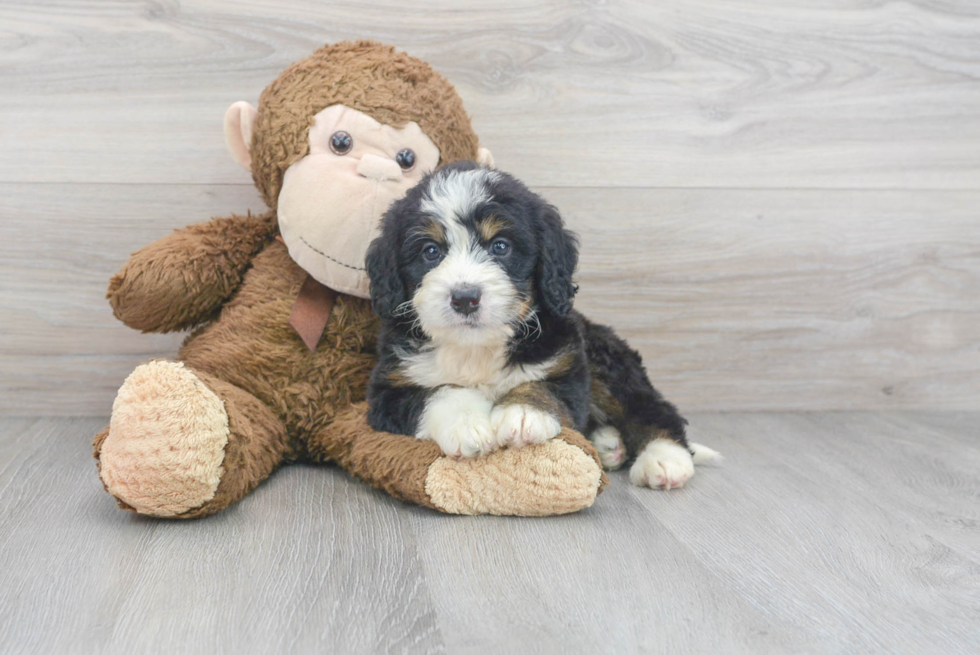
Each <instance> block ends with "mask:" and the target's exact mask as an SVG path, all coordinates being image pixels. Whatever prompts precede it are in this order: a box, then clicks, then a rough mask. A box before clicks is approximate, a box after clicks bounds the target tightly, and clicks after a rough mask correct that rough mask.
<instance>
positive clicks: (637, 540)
mask: <svg viewBox="0 0 980 655" xmlns="http://www.w3.org/2000/svg"><path fill="white" fill-rule="evenodd" d="M691 418H692V425H693V427H694V429H695V430H696V431H697V433H698V434H699V438H700V439H702V440H703V441H705V442H706V443H709V444H710V445H712V446H715V447H717V448H719V449H720V450H722V451H723V452H724V453H725V455H726V459H725V461H724V463H723V464H721V465H720V466H713V467H704V468H701V469H700V470H699V472H698V474H697V475H696V476H695V478H694V479H693V480H692V482H691V483H690V485H689V486H688V487H687V488H685V489H682V490H677V491H671V492H669V493H662V492H653V491H649V490H642V489H637V488H633V487H631V486H630V485H629V484H628V481H627V479H626V477H625V475H624V474H622V473H617V474H614V475H613V476H612V485H611V486H610V487H609V489H608V491H607V492H606V493H604V494H603V495H602V496H600V497H599V499H598V501H597V502H596V504H595V506H594V507H592V508H591V509H589V510H587V511H585V512H582V513H580V514H576V515H572V516H565V517H554V518H548V519H513V518H495V517H468V518H467V517H452V516H444V515H439V514H436V513H432V512H429V511H426V510H422V509H419V508H417V507H412V506H407V505H403V504H401V503H399V502H396V501H393V500H391V499H389V498H388V497H386V496H384V495H382V494H380V493H378V492H375V491H373V490H372V489H370V488H368V487H366V486H365V485H363V484H360V483H358V482H356V481H352V480H350V479H348V477H347V476H346V475H345V474H344V473H343V472H342V471H340V470H338V469H336V468H332V467H314V466H291V467H287V468H284V469H282V470H280V471H279V472H277V473H276V474H275V475H274V476H273V477H272V478H271V479H270V480H269V481H268V482H267V483H266V484H264V485H262V486H261V487H260V488H259V489H258V490H257V491H256V492H255V493H254V494H252V495H251V496H250V497H249V498H247V499H246V500H245V501H243V502H242V503H240V504H239V505H237V506H235V507H233V508H231V509H230V510H228V511H226V512H224V513H223V514H220V515H218V516H215V517H212V518H209V519H205V520H201V521H196V522H165V521H156V520H150V519H145V518H142V517H137V516H133V515H131V514H128V513H125V512H122V511H120V510H118V509H116V508H115V506H114V504H113V503H112V502H111V500H110V498H109V497H108V496H107V495H106V494H105V493H104V492H103V491H102V489H101V486H100V484H99V482H98V479H97V476H96V473H95V466H94V462H93V460H92V459H91V457H90V453H89V441H90V437H91V435H92V434H93V433H94V432H95V431H96V430H97V429H98V428H100V427H101V426H102V425H103V424H104V419H94V418H84V419H64V418H63V419H55V418H44V419H27V418H25V419H2V420H0V650H2V651H3V652H4V653H63V652H65V653H67V652H79V653H93V652H105V653H137V652H139V653H143V652H167V653H198V652H200V653H216V652H227V653H232V652H234V653H273V652H321V653H326V652H329V653H353V652H356V653H372V652H374V653H395V652H404V653H423V652H449V653H485V652H501V653H503V652H506V653H558V652H561V653H577V652H582V653H594V652H602V653H627V652H652V653H668V652H669V653H753V654H758V653H790V652H795V653H804V652H805V653H848V654H850V653H886V652H887V653H910V654H916V655H921V654H926V653H944V654H954V653H976V652H978V650H980V502H978V501H980V473H978V472H980V433H978V423H980V414H952V413H949V414H918V413H917V414H885V413H882V414H869V413H825V414H806V413H796V414H697V415H693V416H692V417H691Z"/></svg>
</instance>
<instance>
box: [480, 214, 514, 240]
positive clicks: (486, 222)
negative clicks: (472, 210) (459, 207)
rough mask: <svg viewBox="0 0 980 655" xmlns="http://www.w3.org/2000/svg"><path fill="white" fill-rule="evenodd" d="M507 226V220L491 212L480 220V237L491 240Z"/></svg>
mask: <svg viewBox="0 0 980 655" xmlns="http://www.w3.org/2000/svg"><path fill="white" fill-rule="evenodd" d="M505 227H507V221H505V220H504V219H502V218H500V217H499V216H496V215H492V214H491V215H490V216H487V217H486V218H484V219H483V220H482V221H480V225H479V226H478V228H479V230H480V238H481V239H483V240H484V241H490V240H491V239H493V238H494V237H495V236H497V234H499V233H500V231H501V230H503V229H504V228H505Z"/></svg>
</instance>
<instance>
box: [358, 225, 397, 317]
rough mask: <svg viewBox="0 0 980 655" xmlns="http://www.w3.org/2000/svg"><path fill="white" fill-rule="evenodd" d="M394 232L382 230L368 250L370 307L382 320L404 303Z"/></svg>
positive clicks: (386, 229) (390, 315) (367, 265)
mask: <svg viewBox="0 0 980 655" xmlns="http://www.w3.org/2000/svg"><path fill="white" fill-rule="evenodd" d="M396 236H397V235H396V234H395V231H394V230H392V229H390V228H388V227H387V226H386V227H385V228H383V230H382V232H381V235H380V236H379V237H378V238H376V239H375V240H374V241H372V242H371V247H370V248H368V253H367V258H366V260H365V261H366V264H365V265H366V267H367V274H368V277H369V278H370V279H371V306H372V307H373V308H374V311H375V313H376V314H377V315H378V316H380V317H381V318H382V319H389V318H391V317H392V315H393V314H394V312H395V309H397V308H398V306H399V305H400V304H402V303H403V302H405V285H404V284H403V283H402V278H401V275H400V274H399V272H398V251H399V249H400V244H398V243H397V242H396V238H395V237H396Z"/></svg>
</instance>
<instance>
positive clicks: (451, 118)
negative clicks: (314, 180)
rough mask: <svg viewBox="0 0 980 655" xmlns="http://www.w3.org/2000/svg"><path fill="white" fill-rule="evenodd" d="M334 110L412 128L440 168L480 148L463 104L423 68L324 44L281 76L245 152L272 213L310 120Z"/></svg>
mask: <svg viewBox="0 0 980 655" xmlns="http://www.w3.org/2000/svg"><path fill="white" fill-rule="evenodd" d="M325 81H329V82H330V83H329V84H326V83H324V82H325ZM335 104H343V105H346V106H348V107H350V108H352V109H357V110H358V111H362V112H364V113H365V114H367V115H368V116H370V117H371V118H373V119H375V120H376V121H378V122H379V123H384V124H386V125H391V126H393V127H401V126H403V125H404V124H405V123H408V122H410V121H415V122H416V123H418V124H419V127H421V128H422V131H423V132H425V133H426V135H428V137H429V138H430V139H432V142H433V143H435V144H436V147H437V148H439V153H440V163H442V164H444V163H448V162H452V161H456V160H458V159H476V155H477V148H478V146H479V141H478V139H477V136H476V133H475V132H474V131H473V127H472V126H471V125H470V119H469V116H467V115H466V110H465V109H463V102H462V101H461V100H460V98H459V95H458V94H457V93H456V89H454V88H453V85H452V84H450V83H449V81H448V80H447V79H446V78H445V77H443V76H442V75H440V74H439V73H437V72H435V71H434V70H433V69H432V67H431V66H430V65H429V64H427V63H425V62H424V61H421V60H419V59H416V58H414V57H410V56H408V55H407V54H405V53H403V52H397V51H396V50H395V49H394V48H393V47H391V46H385V45H381V44H380V43H377V42H375V41H355V42H350V41H344V42H342V43H335V44H333V45H326V46H323V47H322V48H320V49H319V50H317V51H316V52H315V53H313V55H312V56H310V57H307V58H306V59H303V60H301V61H298V62H296V63H295V64H293V65H291V66H290V67H289V68H287V69H286V70H285V71H283V72H282V73H281V74H280V75H279V77H278V78H277V79H276V81H275V82H273V83H272V84H270V85H269V86H268V88H266V90H265V91H263V92H262V95H261V96H260V98H259V115H258V118H257V119H256V123H255V131H254V133H253V136H252V146H251V148H250V149H249V152H250V154H251V156H252V177H253V178H254V179H255V184H256V185H257V186H258V187H259V190H260V191H261V192H262V196H263V198H265V201H266V203H267V204H268V205H269V206H270V207H275V206H276V200H277V198H278V197H279V189H280V187H281V186H282V177H283V175H284V174H285V173H286V169H287V168H289V167H290V166H291V165H292V164H293V163H295V162H297V161H299V160H300V159H302V158H303V157H305V156H306V155H307V154H308V153H309V142H308V140H307V133H308V132H309V128H310V125H311V124H312V120H313V116H315V115H316V114H317V113H318V112H320V111H321V110H323V109H325V108H327V107H329V106H331V105H335Z"/></svg>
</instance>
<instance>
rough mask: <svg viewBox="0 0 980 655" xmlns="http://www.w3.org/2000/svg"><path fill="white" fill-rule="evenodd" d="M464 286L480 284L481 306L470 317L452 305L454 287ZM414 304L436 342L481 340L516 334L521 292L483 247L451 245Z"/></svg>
mask: <svg viewBox="0 0 980 655" xmlns="http://www.w3.org/2000/svg"><path fill="white" fill-rule="evenodd" d="M460 287H476V288H478V289H479V290H480V293H481V297H480V307H479V309H478V310H477V311H476V313H474V314H472V315H470V316H468V317H464V316H461V315H459V314H457V313H456V312H454V311H453V308H452V305H451V304H450V300H451V295H452V292H453V290H454V289H458V288H460ZM412 304H413V305H414V307H415V312H416V314H417V315H418V318H419V324H420V327H421V328H422V330H423V332H425V333H426V334H427V335H429V336H430V337H432V338H433V339H434V340H435V341H439V342H442V341H462V342H465V343H478V342H481V341H494V340H497V339H499V338H504V339H507V338H510V337H511V336H512V335H513V333H514V328H513V326H512V323H513V318H514V312H515V308H516V306H517V292H516V290H515V289H514V285H513V284H512V283H511V281H510V278H508V277H507V274H506V273H505V272H504V270H503V269H502V268H500V266H498V265H497V264H495V263H493V262H492V261H491V260H490V256H489V255H488V254H487V253H486V251H484V250H483V249H482V248H479V249H477V248H470V249H459V248H454V247H453V246H450V249H449V253H448V254H447V255H446V257H445V258H444V259H443V260H442V261H441V262H440V263H439V265H438V266H436V267H435V268H434V269H432V270H431V271H429V272H428V273H426V275H425V277H424V278H422V284H421V286H419V288H418V290H417V291H416V292H415V295H414V297H413V298H412Z"/></svg>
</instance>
